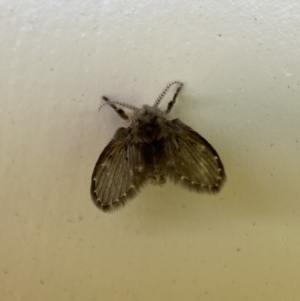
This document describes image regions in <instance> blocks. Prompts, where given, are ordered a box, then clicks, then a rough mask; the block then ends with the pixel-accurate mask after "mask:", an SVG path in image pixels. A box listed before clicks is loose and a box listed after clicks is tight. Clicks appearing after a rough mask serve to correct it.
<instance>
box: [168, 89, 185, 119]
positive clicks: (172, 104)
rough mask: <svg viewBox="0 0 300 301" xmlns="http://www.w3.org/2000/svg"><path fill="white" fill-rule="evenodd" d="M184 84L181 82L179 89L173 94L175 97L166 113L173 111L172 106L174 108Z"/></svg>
mask: <svg viewBox="0 0 300 301" xmlns="http://www.w3.org/2000/svg"><path fill="white" fill-rule="evenodd" d="M182 85H183V84H180V85H179V86H178V88H177V90H176V92H175V94H174V96H173V99H172V100H171V101H170V102H169V103H168V107H167V109H166V114H169V113H170V112H171V110H172V108H173V106H174V104H175V102H176V98H177V96H178V94H179V92H180V90H181V88H182Z"/></svg>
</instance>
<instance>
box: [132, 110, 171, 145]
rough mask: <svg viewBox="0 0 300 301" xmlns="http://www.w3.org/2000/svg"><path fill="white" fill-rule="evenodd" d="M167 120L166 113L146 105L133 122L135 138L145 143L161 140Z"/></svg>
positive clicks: (136, 113)
mask: <svg viewBox="0 0 300 301" xmlns="http://www.w3.org/2000/svg"><path fill="white" fill-rule="evenodd" d="M165 120H166V119H165V118H164V113H163V112H162V111H161V110H160V109H159V108H157V107H150V106H148V105H144V106H143V107H142V108H141V109H139V110H137V111H136V112H135V114H134V117H133V120H132V130H133V134H134V135H135V138H137V140H138V141H140V142H144V143H150V142H152V141H157V140H159V139H161V138H162V136H163V126H164V123H165Z"/></svg>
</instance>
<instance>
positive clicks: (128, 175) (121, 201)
mask: <svg viewBox="0 0 300 301" xmlns="http://www.w3.org/2000/svg"><path fill="white" fill-rule="evenodd" d="M130 131H131V128H130V127H129V128H119V129H118V130H117V132H116V133H115V135H114V137H113V139H112V140H111V141H110V143H109V144H108V145H107V146H106V147H105V149H104V150H103V152H102V153H101V155H100V157H99V159H98V161H97V163H96V165H95V168H94V171H93V174H92V181H91V197H92V199H93V201H94V203H95V205H96V206H97V207H98V208H99V209H101V210H103V211H112V210H114V209H117V208H118V207H120V206H123V205H125V204H126V202H127V201H128V200H129V199H131V198H133V197H134V196H135V195H136V194H137V192H138V191H139V189H140V188H141V187H142V186H143V184H144V183H145V182H146V180H147V179H148V176H147V172H146V168H145V162H144V159H143V154H142V153H141V151H140V148H139V147H138V145H137V144H135V143H133V141H132V137H131V135H130Z"/></svg>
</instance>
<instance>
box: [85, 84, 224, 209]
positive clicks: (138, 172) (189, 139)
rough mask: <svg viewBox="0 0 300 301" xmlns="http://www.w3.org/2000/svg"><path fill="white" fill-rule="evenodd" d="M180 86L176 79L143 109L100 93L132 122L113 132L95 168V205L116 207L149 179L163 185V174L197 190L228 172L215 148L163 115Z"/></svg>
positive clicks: (209, 189) (210, 189)
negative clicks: (170, 93)
mask: <svg viewBox="0 0 300 301" xmlns="http://www.w3.org/2000/svg"><path fill="white" fill-rule="evenodd" d="M174 85H176V86H177V89H176V91H175V94H174V96H173V99H172V100H170V101H169V103H168V106H167V109H166V110H164V111H163V110H161V109H159V108H158V105H159V104H160V103H161V101H162V99H163V98H164V96H165V95H166V93H167V92H168V90H169V89H170V88H171V87H172V86H174ZM182 86H183V83H181V82H179V81H173V82H171V83H169V84H168V85H167V86H166V87H165V89H164V90H163V91H162V93H161V94H160V95H159V97H158V98H157V100H156V101H155V103H154V105H153V106H149V105H143V106H142V108H137V107H135V106H133V105H130V104H126V103H122V102H117V101H112V100H110V99H109V98H107V97H106V96H103V97H102V98H103V100H104V101H105V103H104V104H102V106H104V105H109V106H110V107H111V108H113V109H114V111H115V112H116V113H117V114H118V115H119V116H120V117H121V118H123V119H125V120H129V121H130V122H131V124H130V125H129V126H128V127H127V128H124V127H121V128H119V129H118V130H117V131H116V133H115V135H114V136H113V138H112V140H111V141H110V142H109V144H108V145H107V146H106V147H105V148H104V150H103V152H102V153H101V155H100V157H99V159H98V161H97V163H96V165H95V167H94V171H93V174H92V179H91V188H90V192H91V197H92V200H93V202H94V203H95V205H96V206H97V207H98V208H99V209H101V210H103V211H105V212H108V211H113V210H115V209H118V208H119V207H121V206H124V205H125V204H126V203H127V201H128V200H130V199H132V198H134V197H135V196H136V195H137V193H138V192H139V191H140V189H141V188H142V187H143V186H144V185H145V184H146V183H147V182H151V183H152V184H154V185H162V184H164V183H165V182H166V178H169V179H170V180H171V181H173V182H174V183H175V184H180V185H181V186H182V187H184V188H187V189H189V190H192V191H195V192H206V193H217V192H219V191H220V189H221V187H222V185H223V183H224V182H225V179H226V175H225V171H224V167H223V164H222V162H221V159H220V157H219V155H218V154H217V152H216V151H215V150H214V148H213V147H212V146H211V145H210V144H209V143H208V142H207V141H206V140H205V139H204V138H203V137H201V136H200V135H199V134H198V133H197V132H195V131H194V130H193V129H192V128H190V127H189V126H187V125H186V124H184V123H183V122H182V121H180V120H179V119H173V120H168V119H167V116H168V114H169V113H170V111H171V110H172V108H173V106H174V104H175V102H176V98H177V96H178V94H179V92H180V90H181V88H182ZM102 106H100V108H99V110H100V109H101V107H102Z"/></svg>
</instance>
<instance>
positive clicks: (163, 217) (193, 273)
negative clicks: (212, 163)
mask: <svg viewBox="0 0 300 301" xmlns="http://www.w3.org/2000/svg"><path fill="white" fill-rule="evenodd" d="M299 15H300V4H299V1H296V0H290V1H279V0H275V1H258V0H257V1H256V0H254V1H237V0H236V1H223V0H222V1H217V0H210V1H208V0H207V1H198V0H189V1H159V0H153V1H147V0H146V1H96V0H89V1H78V0H74V1H61V0H52V1H38V0H24V1H8V0H6V1H5V0H2V1H0V17H1V18H0V25H1V26H0V42H1V50H0V53H1V61H0V66H1V68H0V90H1V98H0V102H1V109H0V145H1V156H0V162H1V169H0V185H1V189H0V202H1V210H0V229H1V232H0V245H1V248H0V300H4V301H6V300H9V301H10V300H23V301H24V300H25V301H27V300H28V301H32V300H43V301H50V300H51V301H52V300H78V301H79V300H80V301H81V300H101V301H102V300H109V301H117V300H124V301H127V300H139V301H140V300H141V301H148V300H149V301H150V300H151V301H152V300H173V301H181V300H208V301H215V300H216V301H220V300H222V301H232V300H255V301H256V300H263V301H265V300H280V301H281V300H289V301H290V300H292V301H294V300H295V301H296V300H299V295H300V286H299V280H300V274H299V271H300V258H299V254H300V244H299V232H300V218H299V214H300V201H299V195H300V185H299V181H300V159H299V158H300V156H299V155H300V154H299V144H300V138H299V128H300V103H299V95H300V93H299V90H300V86H299V85H300V77H299V67H300V66H299V62H300V53H299V52H300V39H299V28H300V18H299ZM174 79H178V80H181V81H183V82H184V83H185V86H184V88H183V90H182V91H181V94H180V96H179V97H178V99H177V103H176V105H175V107H174V109H173V111H172V113H171V115H172V116H173V117H174V118H176V117H177V118H180V119H181V120H182V121H183V122H185V123H186V124H188V125H190V126H191V127H192V128H194V129H195V130H196V131H197V132H199V133H200V134H201V135H203V137H205V138H206V139H207V140H208V141H209V142H210V143H211V144H212V145H213V146H214V148H215V149H216V150H217V151H218V153H219V155H220V157H221V158H222V161H223V163H224V165H225V168H226V173H227V178H228V180H227V182H226V185H225V186H224V189H223V190H222V192H221V194H219V195H197V194H194V193H192V192H188V191H185V190H183V189H181V188H180V187H177V186H175V185H173V184H170V183H168V184H166V185H165V186H163V188H159V187H154V186H148V187H146V188H145V189H144V190H143V191H142V192H141V194H140V195H139V196H138V197H137V198H136V199H135V200H134V201H132V202H130V203H129V204H128V205H127V206H126V207H125V208H123V209H122V210H120V211H118V212H115V213H113V214H104V213H102V212H100V211H99V210H97V208H95V206H94V205H93V203H92V201H91V200H90V196H89V185H90V177H91V173H92V169H93V167H94V164H95V162H96V160H97V157H98V156H99V154H100V152H101V151H102V150H103V148H104V147H105V145H107V143H108V142H109V140H110V138H111V137H112V135H113V133H114V132H115V130H116V129H117V128H118V127H120V126H122V125H125V124H126V123H125V122H123V121H121V120H120V118H119V116H117V115H116V114H115V112H113V110H111V109H110V108H109V107H108V106H105V107H104V108H103V109H102V111H101V112H100V113H99V112H98V111H97V108H98V106H99V104H100V100H99V99H100V97H101V96H102V95H107V96H108V97H111V98H112V99H115V100H119V101H125V102H128V103H131V104H133V105H136V106H140V105H141V104H143V103H148V104H152V103H153V102H154V101H155V99H156V98H157V96H158V94H159V93H160V92H161V89H162V88H163V87H164V86H165V84H166V83H167V82H168V81H170V80H174Z"/></svg>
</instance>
